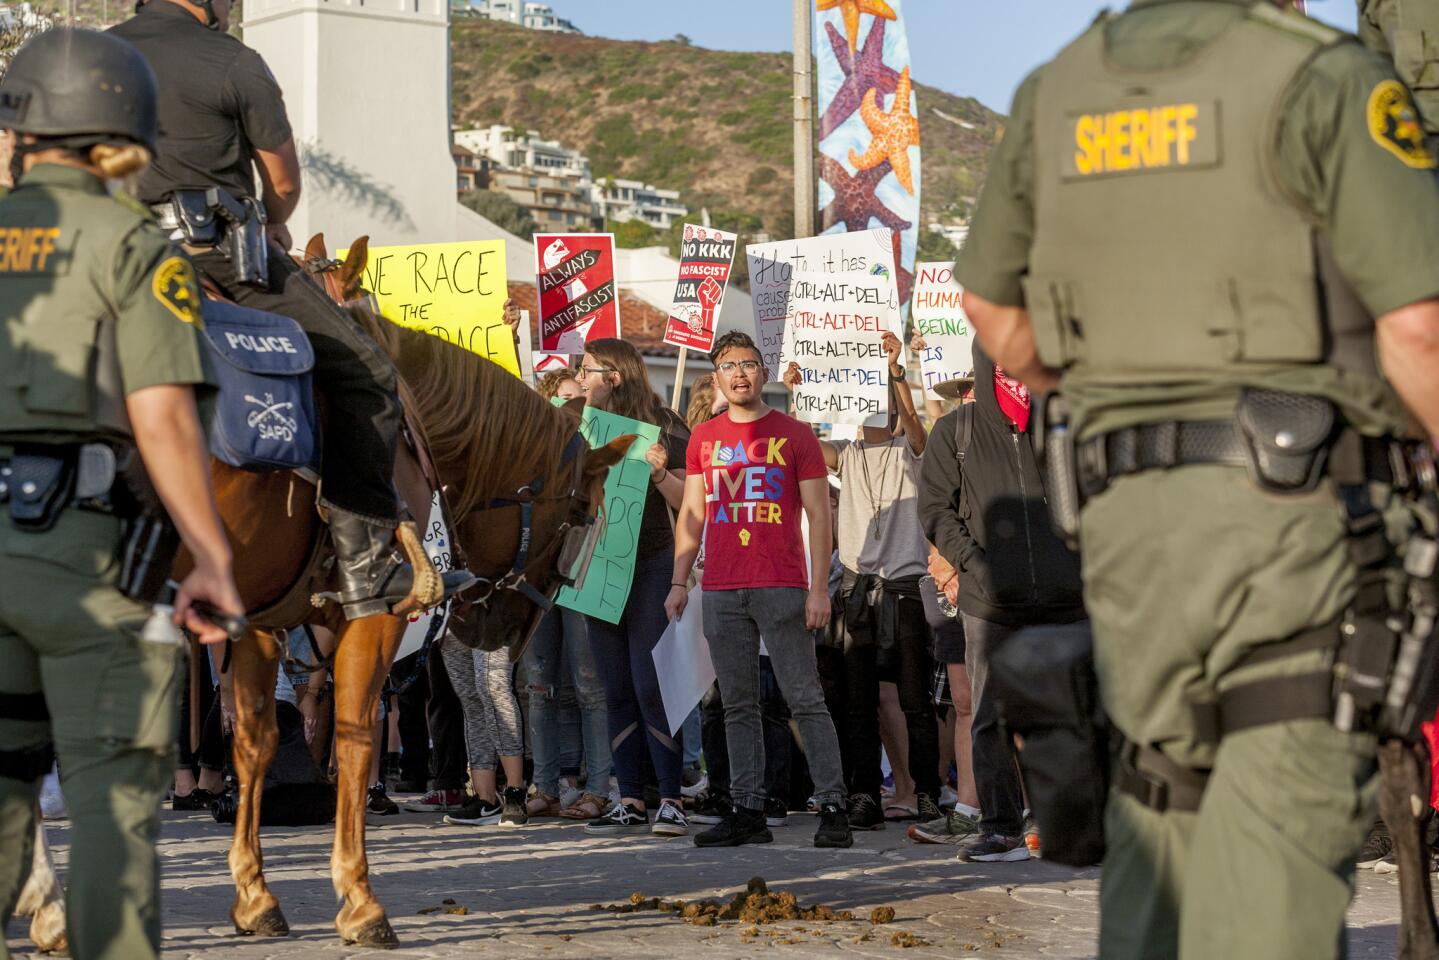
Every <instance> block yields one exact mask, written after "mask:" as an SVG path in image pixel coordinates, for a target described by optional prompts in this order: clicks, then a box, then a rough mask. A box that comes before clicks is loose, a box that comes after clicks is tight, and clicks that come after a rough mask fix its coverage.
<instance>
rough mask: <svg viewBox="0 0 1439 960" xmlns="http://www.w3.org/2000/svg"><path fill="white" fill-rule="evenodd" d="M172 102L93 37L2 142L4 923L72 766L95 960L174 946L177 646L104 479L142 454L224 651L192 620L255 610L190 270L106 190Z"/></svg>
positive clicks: (81, 944)
mask: <svg viewBox="0 0 1439 960" xmlns="http://www.w3.org/2000/svg"><path fill="white" fill-rule="evenodd" d="M155 97H156V90H155V81H154V77H153V75H152V74H151V72H150V68H149V67H148V66H147V65H146V63H145V61H144V59H143V58H142V57H141V56H140V55H139V54H138V53H137V52H136V51H135V50H134V49H133V48H131V47H130V46H129V45H128V44H126V43H125V42H124V41H121V40H119V39H116V38H115V37H109V36H106V35H104V34H100V33H94V32H91V31H85V30H68V29H58V28H57V29H54V30H51V31H49V32H47V33H45V34H42V35H41V36H40V37H38V38H36V39H34V40H32V41H30V42H29V43H28V44H26V46H25V47H23V48H22V49H21V50H20V52H19V53H18V54H17V55H16V56H15V58H14V60H13V61H12V63H11V65H10V69H9V71H8V73H7V74H6V76H5V79H4V81H3V82H0V128H8V129H10V130H12V131H14V132H15V134H16V136H17V140H18V144H17V149H18V150H20V151H21V154H22V160H21V163H22V166H23V170H24V175H23V177H22V178H21V179H20V181H19V183H18V184H17V185H16V187H15V189H14V190H13V191H12V192H11V193H10V194H9V195H8V196H7V197H5V198H4V199H3V200H0V501H4V504H3V505H4V506H5V507H8V513H9V517H7V518H3V519H0V664H3V665H4V666H3V668H0V926H3V921H5V920H8V919H9V917H10V913H11V911H12V910H13V908H14V905H15V900H16V897H17V896H18V895H19V891H20V889H21V887H22V886H23V883H24V879H25V875H26V873H27V872H28V870H29V867H30V856H31V842H32V830H33V828H34V819H33V818H34V815H35V802H36V798H37V795H38V792H39V789H40V779H41V777H42V775H43V774H44V773H45V772H46V771H47V770H48V769H49V767H50V763H51V761H52V759H53V757H54V756H55V755H56V754H57V753H58V755H59V759H60V770H61V775H62V781H63V785H64V790H65V798H66V801H67V803H68V805H69V809H70V819H71V823H72V824H73V828H72V830H71V834H70V836H71V847H70V850H71V853H70V869H69V881H70V885H69V901H68V913H69V930H68V935H69V942H70V950H71V954H72V955H73V956H74V957H76V958H80V960H91V958H100V957H104V958H114V960H134V958H144V957H153V956H156V955H157V952H158V949H159V945H160V905H159V870H158V866H157V858H156V853H155V841H156V837H157V834H158V830H159V808H160V801H161V799H162V798H163V796H164V790H165V786H166V783H167V780H168V777H169V772H170V770H171V769H172V768H173V766H174V764H173V762H172V757H171V754H172V751H173V749H174V741H175V730H174V721H175V716H176V712H177V708H176V702H175V693H176V689H177V676H178V670H177V668H178V665H179V659H178V658H179V647H178V645H177V644H176V643H175V635H174V631H173V629H167V627H168V625H167V624H165V623H164V622H163V621H160V622H158V623H157V622H154V621H151V617H152V612H151V607H150V606H149V605H148V604H147V603H143V602H140V601H138V600H136V599H132V598H131V597H129V596H126V595H125V594H123V593H122V592H121V590H120V589H119V585H120V580H121V576H122V575H126V576H128V575H129V574H130V573H131V572H132V571H133V569H134V564H133V563H122V562H121V561H120V559H119V557H118V555H119V553H120V548H121V546H122V543H123V542H124V540H125V537H124V531H126V530H132V529H134V528H135V527H136V525H137V524H139V523H141V522H142V518H137V517H136V516H135V515H134V514H133V512H132V511H130V510H128V509H126V508H125V507H124V506H122V504H124V503H125V502H126V498H125V496H124V495H122V493H121V491H120V490H119V488H118V487H116V486H113V485H112V484H111V483H110V482H109V481H110V480H111V479H112V478H114V476H115V473H116V470H117V469H120V468H122V467H123V466H124V464H125V462H126V459H127V454H128V453H130V452H131V451H132V449H133V447H138V449H139V455H140V457H141V458H142V460H143V462H144V465H145V466H146V467H147V468H148V473H149V477H150V478H151V482H152V483H153V489H154V492H155V493H157V494H158V499H159V501H160V502H161V503H163V506H164V508H165V509H166V510H168V513H169V516H170V518H171V519H172V520H173V522H174V525H175V527H176V528H177V529H178V531H179V534H180V536H181V538H182V539H183V540H184V543H185V544H186V546H188V547H189V549H190V550H191V551H192V553H193V554H194V556H195V558H196V568H195V572H194V573H192V574H191V575H190V576H188V577H187V578H186V579H185V581H184V582H183V583H182V584H181V585H180V588H179V591H178V594H177V595H176V597H175V599H174V608H175V614H174V619H175V622H177V623H183V624H185V625H186V626H188V627H189V628H190V629H191V630H193V631H194V632H195V633H197V634H198V635H199V637H200V639H201V640H204V641H207V642H214V641H217V640H221V639H223V638H224V632H223V631H222V630H220V629H219V628H218V627H216V626H213V625H212V624H210V622H209V621H208V620H206V619H203V618H201V617H200V616H199V615H198V612H197V611H196V610H195V609H194V607H193V606H192V604H194V603H196V602H199V601H204V602H205V603H208V604H211V605H212V606H214V607H215V608H218V609H219V610H221V611H232V612H235V611H240V610H242V609H243V606H242V605H241V601H240V597H239V595H238V594H237V592H236V589H235V584H234V579H233V576H232V574H231V565H230V548H229V546H228V544H227V542H226V540H225V535H224V530H223V528H222V527H221V524H220V519H219V515H218V512H217V511H216V508H215V502H214V497H213V495H212V492H211V489H210V468H209V459H208V454H207V448H206V443H205V438H204V434H203V432H202V430H201V426H200V421H199V417H198V414H197V412H196V405H195V397H194V390H193V386H192V385H193V384H198V383H202V382H203V380H204V373H203V370H202V367H201V361H200V352H199V351H200V347H199V344H198V342H197V337H196V331H195V326H196V325H197V324H199V323H200V322H201V318H200V292H199V289H198V286H197V284H196V281H195V274H194V270H193V269H192V268H191V266H190V264H189V263H188V261H186V260H185V259H184V257H183V256H181V255H180V254H178V253H177V251H176V250H175V248H174V247H173V246H172V245H171V244H170V243H169V241H168V240H166V239H165V237H164V236H163V235H162V234H161V233H160V232H159V230H158V229H157V228H156V227H154V226H153V225H152V224H151V223H150V221H149V218H148V217H147V216H146V215H145V214H144V213H143V212H141V210H140V208H138V207H131V206H127V205H125V204H123V203H121V202H118V201H116V200H115V199H112V198H111V196H110V194H109V192H108V190H107V186H106V181H107V180H109V179H112V178H117V177H121V176H124V175H126V174H128V173H132V172H134V171H135V170H137V169H139V168H140V167H142V166H143V165H144V164H145V163H146V162H147V161H148V156H149V150H150V148H151V147H152V146H153V144H154V139H155V134H156V129H155ZM130 559H133V557H132V558H130ZM161 578H162V580H163V572H162V574H161ZM147 621H150V622H148V623H147ZM0 956H8V953H7V951H6V950H5V946H4V943H3V940H0Z"/></svg>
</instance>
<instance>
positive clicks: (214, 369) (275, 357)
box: [204, 300, 319, 470]
mask: <svg viewBox="0 0 1439 960" xmlns="http://www.w3.org/2000/svg"><path fill="white" fill-rule="evenodd" d="M204 315H205V336H204V341H205V344H206V345H207V346H208V347H209V354H210V361H211V362H210V363H209V367H210V371H209V372H210V373H211V375H212V377H213V379H214V382H215V385H216V386H217V387H218V388H219V396H218V397H217V398H216V400H215V411H214V414H213V415H212V416H211V418H210V424H209V435H210V453H211V454H213V455H214V456H215V458H216V459H218V460H220V461H222V462H224V463H228V464H229V465H230V466H232V467H239V468H241V469H244V470H294V469H297V468H300V467H312V466H316V465H318V462H319V450H318V449H317V448H318V442H317V440H318V437H319V423H318V419H317V417H316V414H315V394H314V388H313V384H312V382H311V370H313V369H314V366H315V350H314V348H313V347H312V346H311V345H310V340H309V338H308V337H306V336H305V331H304V330H302V329H301V328H300V325H299V324H298V323H296V322H295V321H293V320H291V319H290V318H289V317H282V316H278V315H277V314H273V313H263V312H261V311H259V310H251V309H249V308H248V307H241V306H237V305H235V304H233V303H221V302H219V301H214V300H207V301H205V306H204Z"/></svg>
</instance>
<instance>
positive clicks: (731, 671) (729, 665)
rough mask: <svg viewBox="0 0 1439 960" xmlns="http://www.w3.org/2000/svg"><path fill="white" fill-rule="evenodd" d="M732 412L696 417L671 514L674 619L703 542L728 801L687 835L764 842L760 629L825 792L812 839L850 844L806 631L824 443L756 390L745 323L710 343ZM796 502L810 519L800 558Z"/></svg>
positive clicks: (669, 607)
mask: <svg viewBox="0 0 1439 960" xmlns="http://www.w3.org/2000/svg"><path fill="white" fill-rule="evenodd" d="M710 360H711V361H712V362H713V363H714V366H715V383H716V385H717V386H718V387H719V389H720V392H721V393H723V394H724V396H725V399H726V400H728V401H729V410H728V411H726V412H725V413H723V414H721V415H720V416H717V417H715V418H714V419H712V420H709V421H706V422H705V423H702V424H700V425H699V426H697V427H695V430H694V433H693V434H691V435H690V442H689V450H688V452H687V455H686V458H685V469H686V471H687V472H686V475H685V495H684V496H685V498H684V504H683V506H682V507H681V508H680V514H679V518H678V519H677V521H676V523H675V569H674V578H673V581H672V586H671V587H670V594H669V597H668V598H667V599H666V600H665V611H666V612H667V613H668V614H669V615H670V616H671V617H673V618H675V619H679V616H680V614H682V613H683V612H684V608H685V603H686V601H687V599H688V596H689V594H688V591H687V588H686V586H685V581H686V580H687V579H688V577H689V574H690V568H691V567H693V566H694V562H695V557H696V555H697V554H698V553H699V548H700V537H701V534H703V537H704V545H705V575H704V632H705V637H706V638H707V640H708V641H709V647H710V658H711V659H712V660H713V661H714V668H715V675H716V677H717V678H718V679H719V688H720V696H721V697H722V698H723V700H724V715H725V734H726V739H727V740H728V741H729V760H730V792H731V794H732V796H733V799H734V808H733V811H732V812H731V813H730V814H729V816H727V817H725V819H724V820H722V821H721V822H720V823H719V824H718V825H716V826H715V827H713V828H711V829H710V830H707V831H705V832H704V833H701V834H699V835H697V836H696V837H695V844H696V845H697V846H701V847H711V846H715V847H718V846H739V845H740V844H742V843H768V842H769V841H770V840H771V839H772V837H771V836H770V832H769V829H768V828H767V827H766V826H765V816H764V802H765V793H764V735H763V733H762V731H761V727H760V705H759V676H760V671H759V645H760V637H761V636H763V637H764V644H765V648H766V650H767V652H768V653H769V657H770V664H771V666H773V667H774V672H775V677H776V678H777V679H778V680H779V685H780V689H781V691H782V692H783V693H784V698H785V702H787V703H788V704H789V709H790V714H791V715H792V716H793V718H794V720H795V722H796V723H797V724H798V725H799V733H800V739H801V742H802V743H803V744H804V751H805V759H806V761H807V762H808V764H809V771H810V776H811V777H812V778H813V780H814V783H815V796H816V798H817V799H818V800H819V804H820V816H819V829H818V831H816V833H815V837H814V845H815V846H816V847H848V846H849V845H850V844H851V843H853V842H854V841H853V838H852V836H851V835H850V829H849V820H848V817H847V815H846V813H845V807H844V777H843V774H842V772H841V769H840V756H839V740H838V738H837V737H836V736H835V732H834V723H833V722H832V721H831V720H830V716H829V711H828V710H826V709H825V705H824V693H823V691H822V690H821V688H820V683H819V671H818V669H817V668H816V666H815V655H814V634H813V631H815V630H817V629H819V628H821V627H824V626H825V625H827V624H828V623H829V618H830V600H829V557H830V544H831V539H830V508H829V490H828V488H829V484H828V481H827V480H826V476H827V471H826V469H825V463H824V454H823V453H822V452H821V451H820V446H819V441H817V440H816V439H815V436H814V434H813V433H812V432H811V431H810V429H809V427H807V426H805V425H804V424H802V423H800V422H798V421H797V420H794V419H791V418H790V417H787V416H785V415H784V414H783V413H781V412H780V411H778V410H772V409H770V407H769V406H768V405H767V404H766V403H765V402H764V399H763V398H762V397H761V391H762V390H763V389H764V385H765V381H766V380H767V379H768V371H767V370H765V367H764V363H763V361H762V360H761V359H760V352H759V350H758V348H756V347H755V345H754V341H753V340H751V339H750V338H749V337H748V336H746V335H745V334H743V333H738V332H732V333H727V334H725V335H724V336H722V337H720V338H719V339H718V340H717V341H716V342H715V346H714V350H712V351H711V352H710ZM801 512H803V515H804V516H805V517H807V518H808V520H809V536H810V546H809V565H808V569H806V564H805V543H804V535H803V533H802V532H801V528H800V518H801Z"/></svg>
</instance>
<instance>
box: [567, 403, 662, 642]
mask: <svg viewBox="0 0 1439 960" xmlns="http://www.w3.org/2000/svg"><path fill="white" fill-rule="evenodd" d="M555 400H559V398H558V397H556V398H555ZM560 402H563V401H560ZM580 433H581V434H582V435H583V436H584V438H585V440H586V441H587V442H588V443H589V445H590V447H591V448H595V447H602V446H604V445H605V444H607V443H609V442H610V441H611V440H613V439H615V437H621V436H624V435H625V434H627V433H634V434H638V435H639V439H638V440H636V441H635V442H634V443H633V444H631V445H630V449H629V452H627V453H626V454H625V457H624V459H623V460H621V461H620V462H619V463H617V464H615V465H614V466H613V467H610V472H609V476H608V477H607V478H606V479H605V529H604V533H603V534H602V535H601V536H600V540H599V543H598V544H597V545H596V547H595V555H594V559H592V560H591V561H590V568H589V573H587V574H586V575H585V582H584V589H583V590H581V591H578V592H576V591H575V590H574V589H572V588H570V587H561V588H560V592H559V595H558V596H556V597H555V603H558V604H559V605H560V606H562V607H568V608H570V609H571V610H576V611H578V612H580V613H583V614H584V615H585V616H588V617H596V618H598V619H600V620H604V621H606V622H607V623H619V622H620V616H621V615H622V614H623V613H624V609H625V601H627V600H628V599H629V597H630V584H631V582H632V581H633V580H634V578H635V553H636V551H637V550H638V548H639V540H640V520H641V519H642V518H643V517H644V513H645V496H646V495H647V494H648V493H649V490H650V465H649V462H648V461H647V460H645V451H646V450H648V449H649V448H650V445H651V444H653V443H655V442H656V441H657V440H659V438H660V428H659V427H657V426H655V425H654V424H652V423H641V422H640V421H638V420H631V419H630V418H629V417H622V416H620V415H619V414H615V413H610V412H608V411H606V410H600V409H598V408H596V407H591V406H586V407H585V412H584V414H583V416H581V418H580Z"/></svg>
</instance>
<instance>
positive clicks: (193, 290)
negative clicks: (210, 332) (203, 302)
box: [150, 257, 205, 329]
mask: <svg viewBox="0 0 1439 960" xmlns="http://www.w3.org/2000/svg"><path fill="white" fill-rule="evenodd" d="M150 287H151V289H152V290H153V292H154V294H155V299H156V300H158V301H160V302H161V303H162V304H164V305H165V308H166V309H167V310H169V311H170V312H171V313H173V314H174V315H175V316H177V317H179V318H180V319H181V320H183V321H185V322H186V323H191V324H194V325H195V326H197V327H200V328H201V329H204V326H205V321H204V319H203V318H202V316H201V313H200V284H199V282H198V281H197V280H196V279H195V268H194V267H192V266H191V265H190V261H188V260H186V259H185V258H184V257H167V258H166V259H165V261H164V262H163V263H161V264H160V266H159V268H158V269H156V270H155V276H154V278H153V279H152V280H151V281H150Z"/></svg>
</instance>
